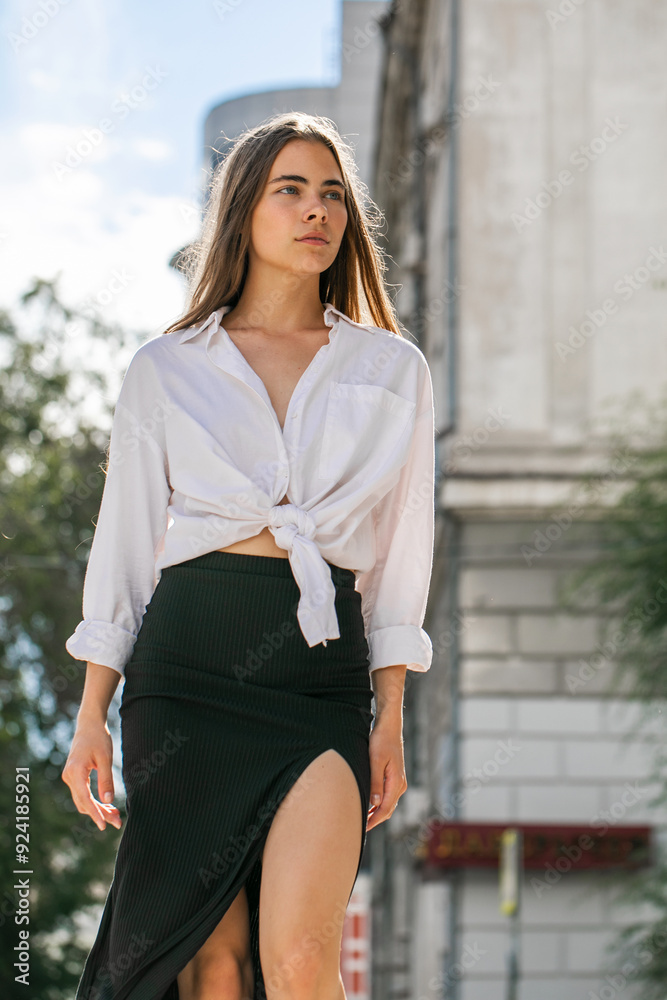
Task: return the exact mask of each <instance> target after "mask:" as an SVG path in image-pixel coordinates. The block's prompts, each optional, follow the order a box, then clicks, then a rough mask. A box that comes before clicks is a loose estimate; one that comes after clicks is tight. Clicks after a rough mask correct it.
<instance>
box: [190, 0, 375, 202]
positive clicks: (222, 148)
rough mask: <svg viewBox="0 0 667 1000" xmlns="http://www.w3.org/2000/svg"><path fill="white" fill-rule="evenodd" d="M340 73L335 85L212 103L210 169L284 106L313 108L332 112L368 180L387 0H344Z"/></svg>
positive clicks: (207, 139)
mask: <svg viewBox="0 0 667 1000" xmlns="http://www.w3.org/2000/svg"><path fill="white" fill-rule="evenodd" d="M340 6H341V62H340V70H341V72H340V79H339V82H338V84H337V85H336V86H334V87H300V88H295V89H287V90H264V91H260V92H258V93H256V94H246V95H243V96H242V97H237V98H235V99H233V100H229V101H223V102H222V103H221V104H218V105H217V106H216V107H214V108H212V109H211V111H210V112H209V113H208V115H207V117H206V122H205V125H204V152H205V156H207V157H208V166H209V172H210V171H211V170H212V169H213V168H214V167H215V166H216V164H217V163H218V162H219V160H220V158H221V157H224V155H225V153H226V151H227V149H228V147H229V145H230V143H231V142H232V140H233V139H234V137H235V136H237V135H238V134H239V133H240V132H242V131H243V129H245V128H248V127H250V126H253V125H257V124H258V123H259V122H261V121H263V120H264V119H265V118H268V117H269V115H272V114H278V113H280V112H283V111H307V112H308V113H309V114H314V115H323V116H324V117H326V118H331V119H332V120H333V121H334V122H335V123H336V125H337V127H338V131H339V132H340V133H341V135H342V136H343V137H344V138H345V139H347V141H348V142H349V143H350V144H351V145H352V146H353V147H354V151H355V159H356V161H357V164H358V165H359V172H360V174H361V178H362V180H363V181H365V183H368V179H369V177H370V174H371V165H372V159H373V154H374V143H375V135H376V132H375V119H376V110H377V104H378V94H379V89H380V83H381V78H380V60H381V56H382V44H381V43H382V33H381V31H380V28H379V26H378V18H379V17H380V15H381V14H382V13H383V12H384V11H385V10H386V9H387V6H388V4H387V0H343V2H342V3H341V5H340Z"/></svg>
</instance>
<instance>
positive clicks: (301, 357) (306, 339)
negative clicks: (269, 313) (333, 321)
mask: <svg viewBox="0 0 667 1000" xmlns="http://www.w3.org/2000/svg"><path fill="white" fill-rule="evenodd" d="M228 332H229V331H228ZM229 336H230V338H231V339H232V342H233V343H234V345H235V346H236V348H237V349H238V351H239V353H240V354H241V355H242V357H243V359H244V360H245V362H246V363H247V364H248V365H249V367H250V368H252V370H253V372H254V373H255V375H257V377H258V378H259V379H260V380H261V382H262V383H263V385H264V388H265V389H266V393H267V395H268V397H269V399H270V401H271V405H272V407H273V409H274V411H275V414H276V416H277V418H278V423H279V424H280V427H281V429H284V427H285V417H286V415H287V409H288V407H289V403H290V400H291V399H292V396H293V395H294V390H295V389H296V387H297V385H298V384H299V382H300V380H301V377H302V376H303V374H304V372H306V371H307V369H308V368H309V366H310V365H311V363H312V362H313V360H314V359H315V356H316V355H317V354H318V352H319V351H320V349H321V348H322V347H324V346H326V345H327V344H328V343H329V330H328V328H327V330H323V331H315V332H313V333H311V334H308V335H305V336H301V337H298V338H293V339H291V338H290V339H287V338H284V339H283V338H280V339H278V338H266V337H258V336H255V335H248V334H246V333H242V332H241V331H231V332H230V333H229Z"/></svg>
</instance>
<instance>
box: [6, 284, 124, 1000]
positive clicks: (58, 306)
mask: <svg viewBox="0 0 667 1000" xmlns="http://www.w3.org/2000/svg"><path fill="white" fill-rule="evenodd" d="M56 281H57V279H54V281H52V282H48V281H42V280H35V281H34V282H33V284H32V286H31V287H30V288H29V289H28V290H27V291H26V292H25V293H24V294H23V295H22V297H21V299H20V306H21V308H20V309H17V310H15V315H14V316H12V315H10V313H9V312H8V311H5V310H3V311H0V352H2V366H1V368H0V394H1V403H2V405H1V406H0V514H1V520H0V524H1V532H2V534H1V536H0V545H1V547H0V727H1V728H0V755H1V756H0V761H1V764H2V766H1V768H0V873H1V876H2V888H1V890H0V891H1V899H0V930H1V934H2V949H1V950H0V976H1V978H2V982H3V994H4V996H5V997H6V998H7V1000H14V998H19V997H21V998H24V997H26V996H27V995H29V996H30V997H31V1000H42V998H43V1000H65V998H67V1000H69V998H71V996H72V995H73V993H74V988H75V986H76V984H77V982H78V979H79V977H80V975H81V971H82V968H83V962H84V960H85V957H86V954H87V949H86V948H84V947H82V946H81V944H80V943H77V924H76V914H77V913H78V912H79V913H80V912H85V911H86V910H88V911H89V912H90V913H91V915H92V916H93V918H95V917H96V916H97V914H98V912H99V907H100V904H101V903H103V901H104V898H105V895H106V892H107V890H108V886H109V884H110V881H111V877H112V874H113V863H114V859H115V853H116V850H117V847H118V841H119V839H120V836H121V831H117V830H115V829H114V828H113V827H111V826H108V827H107V829H106V831H104V832H102V831H100V830H99V829H98V828H97V826H96V825H95V823H94V822H93V821H92V819H91V818H90V817H88V816H83V815H81V814H80V813H79V812H78V811H77V810H76V808H75V806H74V804H73V802H72V799H71V795H70V792H69V789H68V788H67V787H66V785H65V784H64V782H63V781H62V779H61V772H62V768H63V766H64V762H65V759H66V757H67V753H68V751H69V746H70V743H71V739H72V734H73V731H74V725H75V722H76V714H77V711H78V707H79V703H80V698H81V691H82V688H83V679H84V674H85V663H83V662H80V661H75V660H73V659H72V658H71V657H70V656H69V655H68V653H67V652H66V650H65V647H64V643H65V639H66V638H67V636H68V635H69V634H71V632H72V631H73V630H74V627H75V625H76V624H77V623H78V621H79V620H80V618H81V591H82V585H83V577H84V573H85V567H86V560H87V556H88V552H89V548H90V542H91V540H92V536H93V532H94V524H95V519H96V516H97V513H98V510H99V504H100V500H101V495H102V488H103V485H104V466H105V462H106V449H107V447H108V434H109V429H110V421H111V412H112V410H113V405H114V403H115V396H116V395H117V386H116V385H114V386H111V385H110V378H109V374H108V373H109V372H110V371H114V370H116V372H115V374H116V376H117V379H116V380H117V382H118V384H119V382H120V376H121V375H122V371H117V367H118V363H117V361H116V363H115V364H114V363H112V362H107V363H106V365H105V364H104V363H102V364H101V365H100V368H101V369H102V370H95V371H93V370H91V366H90V363H89V361H88V357H89V353H90V351H91V350H92V349H94V348H95V349H98V353H101V355H102V356H104V355H105V354H106V355H107V356H109V357H111V358H117V357H118V352H119V351H122V349H123V348H125V347H126V346H127V344H126V335H125V334H124V333H123V332H122V331H121V330H120V329H118V328H117V327H112V326H106V325H104V324H103V323H102V322H100V321H99V320H98V319H97V318H96V317H94V316H91V315H83V314H82V313H81V312H78V311H76V310H72V309H69V308H67V307H66V306H64V305H63V304H62V303H61V302H60V301H59V298H58V294H57V291H56V287H55V284H56ZM96 400H97V402H98V411H99V412H98V413H97V415H93V416H92V417H91V416H90V415H87V414H86V412H85V410H86V405H90V403H91V401H92V402H95V401H96ZM105 423H106V427H105ZM17 768H27V769H28V772H29V780H28V781H27V786H28V789H29V792H28V794H29V801H28V802H26V800H25V794H23V795H22V794H18V805H17V784H16V782H17V779H18V777H19V776H23V775H24V774H25V772H24V771H17V770H16V769H17ZM21 784H25V782H23V781H21ZM117 787H118V788H121V789H122V783H121V782H117ZM26 806H28V807H29V813H28V815H27V816H26V815H25V809H26ZM26 820H28V822H29V825H28V826H25V825H24V824H25V821H26ZM121 829H122V828H121ZM23 832H27V833H28V835H29V841H27V849H28V853H27V855H26V854H25V853H21V852H22V851H23V850H24V849H25V845H26V838H24V837H21V836H19V834H21V833H23ZM16 871H20V872H25V871H30V872H32V874H29V875H28V874H18V875H17V874H15V872H16ZM26 879H29V880H30V894H29V897H28V901H29V912H28V916H29V923H19V924H17V923H16V912H17V909H18V908H19V894H18V892H17V889H16V888H15V886H16V885H18V884H19V880H23V881H25V880H26ZM21 929H23V930H26V929H27V930H28V931H29V935H30V936H29V954H30V972H29V984H30V988H29V990H28V991H26V987H25V985H23V984H22V983H20V982H17V981H16V978H15V977H16V976H17V975H18V974H19V971H20V970H19V969H18V968H17V967H15V965H14V963H15V962H17V961H18V952H17V951H16V950H15V949H16V947H17V946H18V945H19V943H20V938H19V931H20V930H21Z"/></svg>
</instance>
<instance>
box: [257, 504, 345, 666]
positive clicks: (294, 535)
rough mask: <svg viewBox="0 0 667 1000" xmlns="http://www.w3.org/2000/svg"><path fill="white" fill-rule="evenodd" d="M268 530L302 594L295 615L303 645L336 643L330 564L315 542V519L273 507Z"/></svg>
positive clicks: (290, 507)
mask: <svg viewBox="0 0 667 1000" xmlns="http://www.w3.org/2000/svg"><path fill="white" fill-rule="evenodd" d="M269 528H270V529H271V532H272V534H273V536H274V538H275V540H276V545H277V546H278V547H279V548H281V549H285V550H286V551H287V553H288V555H289V560H290V565H291V567H292V572H293V574H294V579H295V580H296V583H297V584H298V587H299V590H300V591H301V596H300V598H299V604H298V607H297V612H296V614H297V619H298V621H299V625H300V626H301V631H302V632H303V635H304V638H305V639H306V642H307V643H308V645H309V646H315V645H317V644H318V643H320V642H321V643H323V644H324V645H325V646H326V645H327V639H339V638H340V630H339V628H338V616H337V615H336V607H335V600H336V588H335V586H334V583H333V580H332V579H331V569H330V567H329V564H328V563H327V562H326V561H325V560H324V559H323V558H322V555H321V553H320V550H319V548H318V547H317V545H316V543H315V541H314V538H315V532H316V525H315V518H314V517H313V516H312V514H311V513H310V512H309V511H307V510H303V509H302V508H301V507H297V506H296V504H293V503H284V504H276V505H275V506H274V507H271V508H270V509H269Z"/></svg>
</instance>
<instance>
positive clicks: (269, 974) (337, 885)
mask: <svg viewBox="0 0 667 1000" xmlns="http://www.w3.org/2000/svg"><path fill="white" fill-rule="evenodd" d="M304 789H305V791H304ZM361 811H362V809H361V798H360V795H359V788H358V786H357V782H356V778H355V776H354V773H353V771H352V769H351V768H350V765H349V764H348V763H347V761H346V760H345V759H344V758H343V757H342V756H341V755H340V754H339V753H338V752H337V751H336V750H333V749H330V750H327V751H325V752H324V753H322V754H320V755H319V756H318V757H317V758H316V759H315V760H314V761H312V762H311V763H310V764H309V765H308V767H307V768H306V769H305V770H304V772H303V773H302V775H301V777H300V779H299V781H297V782H296V783H295V785H294V786H293V787H292V788H291V789H290V791H289V792H288V794H287V795H286V796H285V799H284V800H283V801H282V802H281V804H280V806H279V808H278V810H277V811H276V815H275V816H274V818H273V821H272V824H271V828H270V830H269V833H268V836H267V839H266V844H265V847H264V854H263V859H262V882H261V888H260V901H259V940H260V958H261V962H262V974H263V977H264V983H265V985H266V991H267V997H268V998H269V1000H345V990H344V987H343V982H342V979H341V976H340V950H341V938H342V929H343V919H344V917H345V911H346V908H347V902H348V899H349V895H350V892H351V890H352V886H353V880H354V877H355V873H356V870H357V865H358V862H359V851H360V849H361V837H362V834H363V829H364V828H363V827H362V822H364V823H365V819H366V817H363V818H362V816H361Z"/></svg>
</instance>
